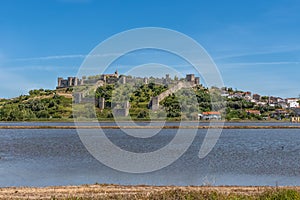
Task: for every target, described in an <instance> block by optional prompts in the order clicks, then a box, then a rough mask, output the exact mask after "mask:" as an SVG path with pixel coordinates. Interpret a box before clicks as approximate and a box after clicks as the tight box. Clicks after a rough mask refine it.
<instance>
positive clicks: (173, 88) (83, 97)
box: [56, 70, 200, 116]
mask: <svg viewBox="0 0 300 200" xmlns="http://www.w3.org/2000/svg"><path fill="white" fill-rule="evenodd" d="M116 83H118V84H138V85H140V84H148V83H155V84H162V85H166V86H168V87H169V89H168V90H167V91H165V92H163V93H161V94H159V95H158V96H156V97H152V98H151V101H150V102H149V105H148V107H149V108H150V109H152V110H158V109H159V103H160V101H161V100H163V99H164V98H165V97H166V96H168V95H170V94H172V93H175V92H177V91H178V90H180V89H181V88H187V87H194V86H197V85H199V84H200V78H199V77H195V75H194V74H187V75H186V77H185V78H181V79H179V78H177V77H176V76H175V77H174V79H172V78H170V75H169V74H166V75H165V77H163V78H156V77H132V76H125V75H119V74H118V71H117V70H116V71H115V73H114V74H101V75H95V76H89V77H88V78H86V77H82V79H79V78H77V77H68V78H67V79H63V78H61V77H59V78H58V85H57V87H56V88H57V89H60V88H70V87H76V86H85V85H93V86H94V87H93V89H94V90H96V89H97V87H100V86H104V85H106V84H116ZM87 96H88V91H83V92H74V93H73V99H74V103H75V104H79V103H95V105H96V106H97V107H98V108H100V110H103V109H104V108H105V99H104V98H103V97H99V98H98V99H95V98H91V97H87ZM129 108H130V104H129V102H128V101H127V102H123V103H119V104H116V105H115V106H113V113H114V115H115V116H128V114H129Z"/></svg>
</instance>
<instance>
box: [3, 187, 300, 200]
mask: <svg viewBox="0 0 300 200" xmlns="http://www.w3.org/2000/svg"><path fill="white" fill-rule="evenodd" d="M299 192H300V187H237V186H221V187H212V186H187V187H179V186H145V185H138V186H121V185H99V184H95V185H81V186H60V187H44V188H31V187H19V188H17V187H10V188H0V199H1V200H2V199H3V200H4V199H5V200H6V199H81V200H84V199H142V200H143V199H165V200H167V199H219V200H223V199H224V200H225V199H237V200H238V199H295V200H297V199H300V193H299Z"/></svg>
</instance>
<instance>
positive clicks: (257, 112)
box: [246, 110, 260, 115]
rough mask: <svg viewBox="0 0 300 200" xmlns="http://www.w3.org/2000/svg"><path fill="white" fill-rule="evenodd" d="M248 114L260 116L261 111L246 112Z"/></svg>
mask: <svg viewBox="0 0 300 200" xmlns="http://www.w3.org/2000/svg"><path fill="white" fill-rule="evenodd" d="M246 112H247V113H250V114H255V115H260V111H259V110H246Z"/></svg>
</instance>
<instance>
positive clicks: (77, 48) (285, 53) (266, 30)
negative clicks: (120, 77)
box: [0, 0, 300, 98]
mask: <svg viewBox="0 0 300 200" xmlns="http://www.w3.org/2000/svg"><path fill="white" fill-rule="evenodd" d="M299 10H300V1H298V0H272V1H261V0H251V1H240V0H228V1H223V0H219V1H217V0H210V1H202V0H194V1H193V0H190V1H188V0H187V1H184V0H182V1H178V0H169V1H168V0H166V1H161V0H151V1H146V0H144V1H141V0H130V1H121V0H107V1H104V0H103V1H102V0H45V1H39V0H26V1H23V0H2V1H0V79H1V80H2V81H1V84H0V98H10V97H15V96H19V95H21V94H27V93H28V91H29V90H30V89H35V88H48V89H54V88H55V86H56V83H57V77H58V76H62V77H68V76H75V75H76V74H77V72H78V70H79V67H80V65H81V64H82V62H83V61H84V58H85V56H86V55H88V54H89V53H90V52H91V51H92V50H93V49H94V48H95V47H96V46H97V45H98V44H99V43H101V42H102V41H104V40H106V39H107V38H109V37H111V36H113V35H115V34H117V33H120V32H123V31H126V30H129V29H133V28H142V27H162V28H168V29H172V30H175V31H179V32H181V33H183V34H186V35H187V36H189V37H191V38H193V39H194V40H195V41H197V42H198V43H199V44H200V45H202V46H203V48H204V49H205V50H206V51H207V52H208V53H209V55H210V56H211V58H212V59H213V60H214V62H215V63H216V65H217V67H218V69H219V71H220V73H221V76H222V78H223V81H224V84H225V85H226V86H228V87H232V88H234V89H240V90H247V91H251V92H253V93H259V94H262V95H272V96H280V97H298V96H299V94H300V88H299V86H300V78H299V75H300V12H299ZM163 55H164V54H161V57H162V56H163ZM129 57H130V56H129ZM150 57H151V56H150ZM152 57H153V56H152ZM138 58H139V59H142V57H141V56H139V57H138ZM138 58H137V57H136V58H135V56H132V55H131V57H130V58H128V59H123V62H124V63H122V62H119V63H118V70H119V71H120V72H121V73H122V72H124V73H125V72H126V70H127V69H126V67H125V66H130V65H134V64H137V63H136V62H135V59H138ZM167 58H168V56H166V57H165V59H167ZM159 60H160V59H157V61H159ZM170 60H172V59H171V58H170ZM146 61H147V62H151V59H149V56H148V58H147V56H146V58H145V59H144V62H146ZM172 62H173V63H171V65H174V66H175V65H176V66H178V67H177V68H176V69H177V70H179V71H181V70H182V71H183V72H186V71H187V70H186V68H185V67H184V65H182V67H180V65H181V64H182V63H181V62H179V61H178V62H177V61H176V59H173V60H172ZM138 63H139V64H142V63H143V62H138ZM122 67H123V68H122Z"/></svg>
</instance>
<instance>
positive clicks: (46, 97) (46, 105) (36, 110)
mask: <svg viewBox="0 0 300 200" xmlns="http://www.w3.org/2000/svg"><path fill="white" fill-rule="evenodd" d="M71 117H72V100H71V99H70V98H66V97H64V96H60V95H58V94H56V91H52V90H43V89H39V90H31V91H30V92H29V95H22V96H20V97H18V98H14V99H11V100H6V101H1V102H0V120H1V121H30V120H50V119H68V118H71Z"/></svg>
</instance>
